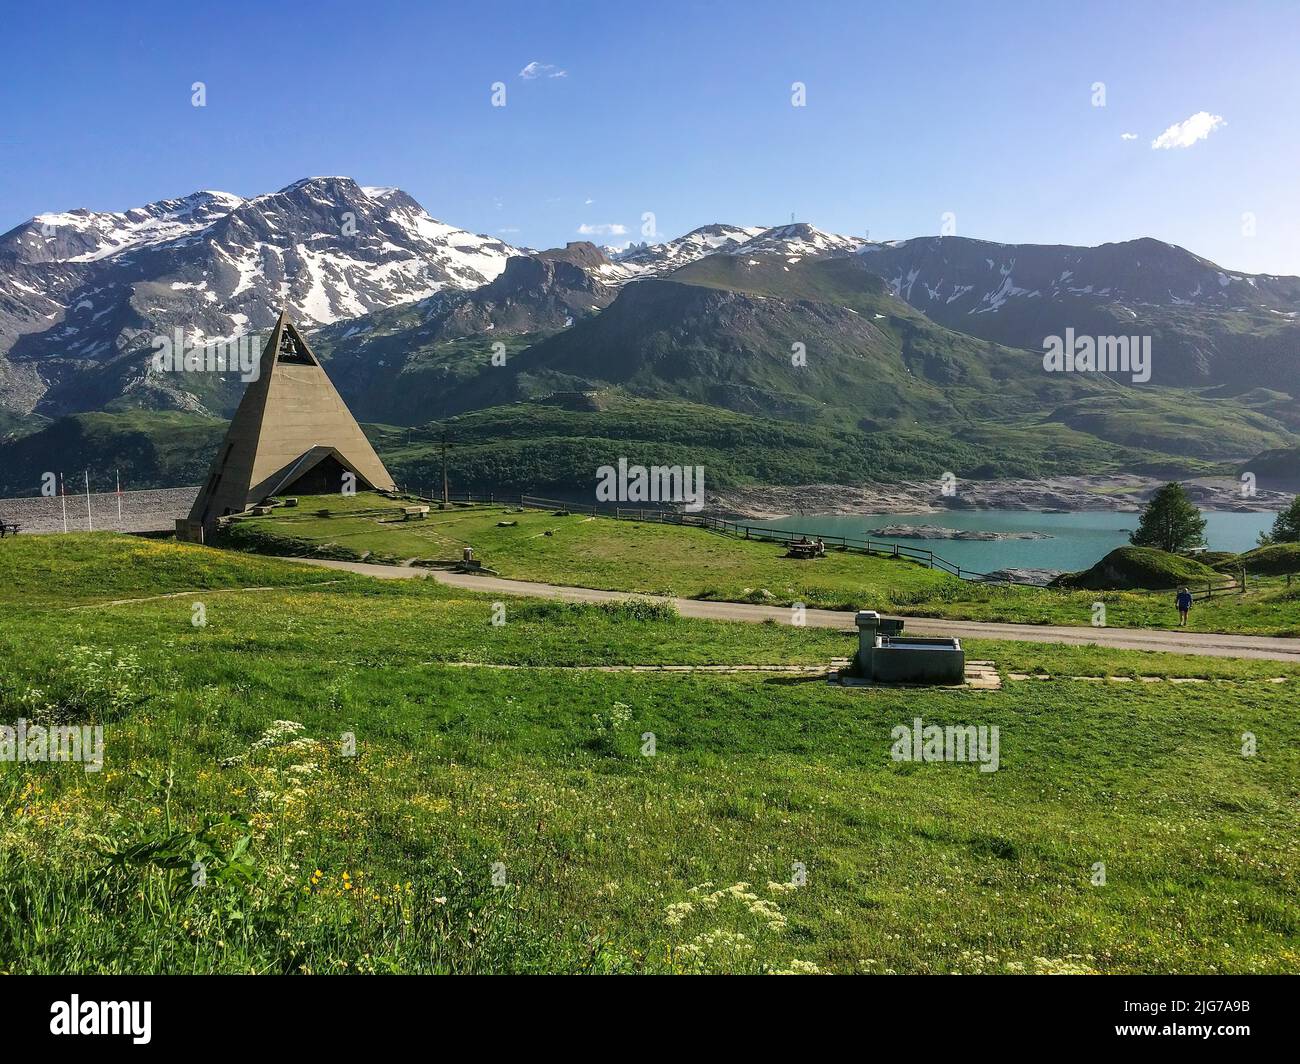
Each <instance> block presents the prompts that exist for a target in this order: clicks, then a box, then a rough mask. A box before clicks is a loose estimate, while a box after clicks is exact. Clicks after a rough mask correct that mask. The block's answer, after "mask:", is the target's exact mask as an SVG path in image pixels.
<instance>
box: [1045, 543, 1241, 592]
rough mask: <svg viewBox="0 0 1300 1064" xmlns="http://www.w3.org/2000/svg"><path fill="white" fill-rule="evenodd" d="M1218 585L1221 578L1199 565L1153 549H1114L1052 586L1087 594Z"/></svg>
mask: <svg viewBox="0 0 1300 1064" xmlns="http://www.w3.org/2000/svg"><path fill="white" fill-rule="evenodd" d="M1206 582H1210V583H1215V584H1220V583H1222V582H1223V574H1222V573H1218V572H1215V571H1214V570H1213V569H1211V568H1210V567H1209V566H1208V565H1205V564H1204V563H1203V562H1199V561H1196V560H1195V559H1192V558H1184V557H1183V556H1182V555H1179V554H1170V553H1169V552H1168V551H1163V550H1156V549H1155V548H1154V547H1117V548H1116V549H1115V550H1113V551H1111V552H1110V553H1109V554H1107V555H1106V557H1104V558H1102V560H1101V561H1099V562H1098V563H1097V564H1096V565H1094V566H1093V567H1092V568H1091V569H1085V570H1084V571H1083V572H1081V573H1067V574H1065V575H1064V576H1061V577H1058V578H1057V580H1056V581H1055V584H1054V586H1056V587H1065V588H1084V589H1087V590H1090V591H1106V590H1118V591H1128V590H1132V589H1135V588H1144V589H1147V590H1151V591H1161V590H1164V589H1166V588H1171V587H1176V586H1178V585H1179V584H1204V583H1206Z"/></svg>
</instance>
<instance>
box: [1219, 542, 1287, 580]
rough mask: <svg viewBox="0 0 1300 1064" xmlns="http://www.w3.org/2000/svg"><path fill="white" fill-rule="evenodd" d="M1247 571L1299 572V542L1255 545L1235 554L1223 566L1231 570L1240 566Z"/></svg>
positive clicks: (1270, 572)
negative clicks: (1269, 545)
mask: <svg viewBox="0 0 1300 1064" xmlns="http://www.w3.org/2000/svg"><path fill="white" fill-rule="evenodd" d="M1243 565H1244V566H1245V567H1246V571H1247V572H1248V573H1264V574H1265V575H1269V576H1272V575H1276V574H1279V573H1300V543H1275V544H1273V546H1271V547H1256V548H1255V549H1254V550H1249V551H1246V553H1245V554H1238V555H1235V556H1234V557H1233V559H1232V561H1230V562H1225V563H1224V564H1223V568H1224V570H1225V571H1227V572H1232V571H1234V570H1236V569H1238V568H1239V567H1241V566H1243Z"/></svg>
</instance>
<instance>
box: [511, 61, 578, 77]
mask: <svg viewBox="0 0 1300 1064" xmlns="http://www.w3.org/2000/svg"><path fill="white" fill-rule="evenodd" d="M519 76H520V77H521V78H523V79H524V80H525V81H534V80H536V79H537V78H567V77H568V76H569V72H568V71H567V70H561V69H560V68H559V67H557V66H554V65H552V64H551V63H539V62H537V61H536V60H533V62H531V63H529V64H528V65H527V66H526V67H524V69H523V70H521V71H519Z"/></svg>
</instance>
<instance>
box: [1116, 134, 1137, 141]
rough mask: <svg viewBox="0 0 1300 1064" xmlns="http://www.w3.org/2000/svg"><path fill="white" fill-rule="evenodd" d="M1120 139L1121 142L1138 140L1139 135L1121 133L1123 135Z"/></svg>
mask: <svg viewBox="0 0 1300 1064" xmlns="http://www.w3.org/2000/svg"><path fill="white" fill-rule="evenodd" d="M1119 139H1120V140H1137V139H1138V135H1137V134H1136V133H1121V134H1120V135H1119Z"/></svg>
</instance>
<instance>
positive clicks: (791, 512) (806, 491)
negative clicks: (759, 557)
mask: <svg viewBox="0 0 1300 1064" xmlns="http://www.w3.org/2000/svg"><path fill="white" fill-rule="evenodd" d="M1165 483H1167V481H1165V480H1162V479H1159V478H1156V477H1144V476H1127V475H1111V476H1061V477H1048V478H1045V479H1042V480H957V481H955V482H952V483H951V484H950V487H949V490H950V491H952V492H953V494H948V495H945V494H944V484H943V483H942V482H941V481H939V480H925V481H920V480H916V481H901V482H899V483H896V484H876V483H867V484H858V485H845V484H801V485H787V486H781V485H776V486H767V487H759V488H728V489H725V490H724V491H720V492H717V493H710V494H709V496H708V499H707V502H706V505H705V512H706V513H709V514H712V515H717V516H726V517H741V518H750V519H772V518H783V517H797V516H799V515H801V514H820V515H843V516H857V515H862V516H889V515H898V514H909V515H915V514H941V513H965V512H971V511H981V510H1015V511H1030V512H1038V513H1080V512H1085V513H1086V512H1098V511H1108V512H1113V513H1132V514H1136V513H1138V512H1140V510H1141V508H1142V506H1143V505H1144V504H1145V503H1146V501H1147V500H1148V499H1149V498H1150V496H1151V495H1152V494H1153V493H1154V492H1155V491H1156V490H1157V489H1158V488H1160V487H1162V486H1163V485H1164V484H1165ZM1182 483H1183V486H1184V487H1185V488H1186V490H1187V493H1188V495H1189V496H1190V497H1191V499H1192V501H1193V502H1194V503H1195V504H1196V505H1197V506H1198V507H1199V508H1200V509H1202V510H1206V511H1211V512H1215V511H1217V512H1226V513H1270V512H1276V511H1279V510H1282V509H1285V508H1286V507H1287V506H1288V505H1290V502H1291V499H1292V498H1294V495H1293V493H1291V492H1284V491H1271V490H1268V489H1267V488H1266V487H1265V486H1264V485H1257V490H1256V493H1255V495H1254V496H1251V497H1243V496H1242V494H1241V482H1240V481H1238V480H1236V479H1234V478H1232V477H1197V478H1195V479H1192V480H1186V481H1183V482H1182Z"/></svg>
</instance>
